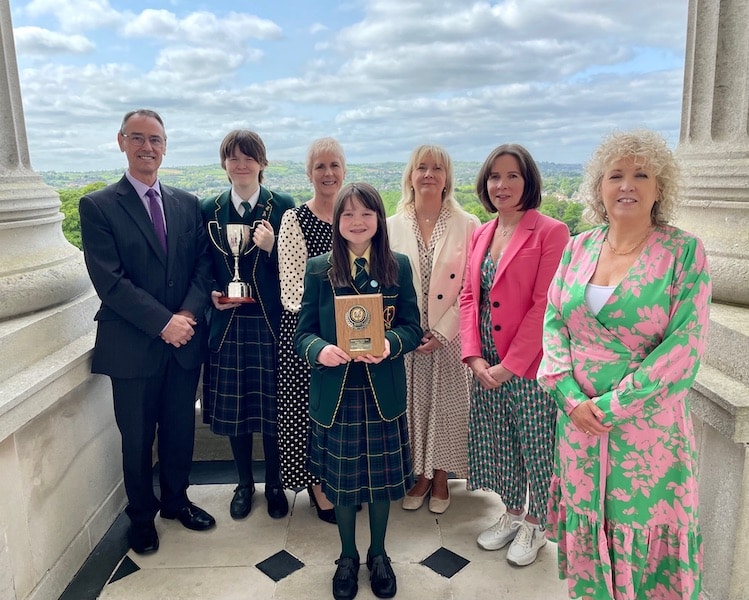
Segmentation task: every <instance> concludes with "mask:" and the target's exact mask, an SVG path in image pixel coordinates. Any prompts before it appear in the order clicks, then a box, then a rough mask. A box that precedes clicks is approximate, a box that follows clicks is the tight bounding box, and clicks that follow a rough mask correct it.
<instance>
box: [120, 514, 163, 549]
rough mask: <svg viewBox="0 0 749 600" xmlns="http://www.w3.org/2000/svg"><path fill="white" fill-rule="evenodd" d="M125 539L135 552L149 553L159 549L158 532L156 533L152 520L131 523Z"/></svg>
mask: <svg viewBox="0 0 749 600" xmlns="http://www.w3.org/2000/svg"><path fill="white" fill-rule="evenodd" d="M127 540H128V543H129V544H130V547H131V548H132V549H133V552H135V553H137V554H150V553H151V552H156V550H158V549H159V534H158V533H156V527H155V526H154V524H153V521H150V522H147V523H138V524H136V523H133V524H131V525H130V531H128V534H127Z"/></svg>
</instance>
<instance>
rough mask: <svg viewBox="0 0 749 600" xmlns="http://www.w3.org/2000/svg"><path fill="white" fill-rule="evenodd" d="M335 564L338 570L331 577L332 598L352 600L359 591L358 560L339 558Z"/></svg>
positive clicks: (345, 557)
mask: <svg viewBox="0 0 749 600" xmlns="http://www.w3.org/2000/svg"><path fill="white" fill-rule="evenodd" d="M335 564H337V565H338V568H337V569H336V570H335V575H333V598H335V600H353V599H354V598H355V597H356V593H357V592H358V591H359V559H358V558H349V557H347V556H341V558H339V559H338V560H337V561H335Z"/></svg>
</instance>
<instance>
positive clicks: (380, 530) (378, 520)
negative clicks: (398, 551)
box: [369, 502, 390, 556]
mask: <svg viewBox="0 0 749 600" xmlns="http://www.w3.org/2000/svg"><path fill="white" fill-rule="evenodd" d="M389 516H390V502H370V503H369V536H370V538H371V541H370V545H369V556H378V555H380V554H385V533H387V528H388V517H389Z"/></svg>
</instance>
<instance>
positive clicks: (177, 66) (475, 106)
mask: <svg viewBox="0 0 749 600" xmlns="http://www.w3.org/2000/svg"><path fill="white" fill-rule="evenodd" d="M687 4H688V0H627V1H626V2H625V1H621V0H617V1H608V0H503V1H474V0H344V1H342V2H332V1H330V0H315V1H314V2H310V1H308V0H255V1H252V2H249V1H243V0H235V1H234V2H227V3H224V2H214V1H208V0H205V1H203V0H184V1H183V0H171V1H166V2H143V1H141V0H30V1H29V0H10V6H11V15H12V19H13V27H14V37H15V46H16V56H17V61H18V68H19V78H20V83H21V92H22V95H23V105H24V115H25V120H26V131H27V137H28V143H29V151H30V154H31V164H32V167H33V168H34V169H35V170H37V171H89V170H99V169H112V168H124V167H125V165H126V162H125V157H124V155H123V154H121V153H120V151H119V148H118V147H117V144H116V133H117V130H118V128H119V124H120V121H121V119H122V116H123V115H124V113H125V112H127V111H128V110H131V109H135V108H151V109H154V110H157V111H158V112H159V113H160V114H161V115H162V117H163V118H164V121H165V124H166V133H167V136H168V144H167V156H166V157H165V159H164V163H163V166H164V167H179V166H190V165H210V164H216V163H218V162H219V159H218V148H219V144H220V143H221V140H222V138H223V137H224V135H226V133H228V132H229V131H231V130H232V129H237V128H247V129H252V130H254V131H256V132H258V133H259V134H260V136H261V137H262V139H263V140H264V142H265V145H266V148H267V151H268V158H269V160H271V161H274V160H292V161H297V162H303V161H304V160H305V152H306V149H307V147H308V145H309V144H310V142H312V141H313V140H314V139H316V138H318V137H322V136H333V137H335V138H336V139H338V140H339V141H340V142H341V144H342V145H343V148H344V150H345V153H346V158H347V160H348V162H350V163H370V162H384V161H397V162H405V161H406V160H407V159H408V156H409V154H410V153H411V151H412V150H413V149H414V148H415V147H416V146H418V145H419V144H424V143H434V144H440V145H442V146H443V147H444V148H445V149H447V151H448V152H449V153H450V155H451V157H452V158H453V160H456V161H482V160H483V159H484V158H485V157H486V156H487V155H488V154H489V152H490V151H491V150H492V149H493V148H495V147H496V146H498V145H499V144H502V143H507V142H515V143H520V144H522V145H524V146H525V147H526V148H528V150H529V151H530V152H531V154H532V155H533V156H534V158H535V159H536V160H537V161H539V162H556V163H573V164H580V163H584V162H585V161H586V160H587V159H588V157H589V156H590V154H591V153H592V152H593V150H594V149H595V147H596V146H597V145H598V143H599V142H600V141H601V139H602V138H603V137H604V136H605V135H606V134H608V133H610V132H612V131H614V130H627V129H633V128H640V127H647V128H650V129H654V130H656V131H658V132H659V133H661V134H662V135H663V136H664V137H666V139H667V140H668V142H669V144H670V145H671V146H672V147H675V145H676V143H677V141H678V136H679V127H680V114H681V99H682V88H683V79H684V53H685V44H686V28H687Z"/></svg>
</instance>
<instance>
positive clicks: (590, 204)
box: [579, 129, 680, 225]
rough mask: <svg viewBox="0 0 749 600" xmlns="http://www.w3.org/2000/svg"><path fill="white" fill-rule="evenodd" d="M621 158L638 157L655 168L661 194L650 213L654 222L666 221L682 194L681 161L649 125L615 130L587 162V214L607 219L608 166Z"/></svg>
mask: <svg viewBox="0 0 749 600" xmlns="http://www.w3.org/2000/svg"><path fill="white" fill-rule="evenodd" d="M622 158H635V160H637V161H638V164H642V165H643V166H645V167H648V168H651V169H653V171H655V178H656V185H657V188H658V192H657V194H658V196H657V199H656V202H655V204H654V205H653V209H652V211H651V213H650V220H651V222H652V224H653V225H666V224H667V223H668V222H669V221H670V220H671V219H672V218H673V216H674V210H675V209H676V206H677V203H678V197H679V188H680V179H679V165H678V163H677V162H676V158H675V157H674V154H673V152H671V150H670V149H669V147H668V144H666V140H665V139H664V138H663V137H662V136H661V135H659V134H657V133H655V132H654V131H650V130H648V129H636V130H634V131H628V132H614V133H612V134H610V135H609V136H608V137H606V138H605V139H604V140H603V142H602V143H601V145H600V146H598V148H597V149H596V151H595V152H594V153H593V156H592V157H591V158H590V160H589V161H588V164H587V165H586V166H585V173H584V175H583V182H582V184H581V185H580V192H579V194H580V196H581V197H582V198H583V199H584V200H585V202H586V203H587V206H586V208H585V211H584V217H585V218H586V219H587V220H588V221H589V222H591V223H593V224H596V225H600V224H602V223H608V222H609V218H608V215H607V214H606V208H605V207H604V205H603V198H602V196H601V182H602V181H603V174H604V172H605V171H606V168H607V167H608V166H609V165H610V164H611V163H612V162H614V161H617V160H619V159H622Z"/></svg>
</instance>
